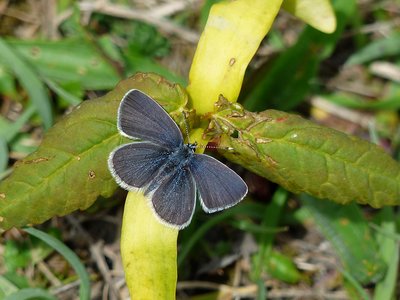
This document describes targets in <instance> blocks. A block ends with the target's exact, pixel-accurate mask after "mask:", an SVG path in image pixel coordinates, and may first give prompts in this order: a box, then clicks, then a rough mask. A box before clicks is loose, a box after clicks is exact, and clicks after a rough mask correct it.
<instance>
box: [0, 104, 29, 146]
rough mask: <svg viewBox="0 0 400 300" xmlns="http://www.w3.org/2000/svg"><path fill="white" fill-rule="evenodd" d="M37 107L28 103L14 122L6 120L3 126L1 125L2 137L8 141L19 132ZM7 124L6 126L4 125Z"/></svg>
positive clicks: (0, 135) (0, 132)
mask: <svg viewBox="0 0 400 300" xmlns="http://www.w3.org/2000/svg"><path fill="white" fill-rule="evenodd" d="M35 111H36V109H35V107H34V106H33V105H28V107H27V108H26V109H25V111H24V112H23V113H22V114H21V115H20V116H19V118H18V119H17V120H16V121H14V122H13V123H9V122H4V124H3V126H2V127H0V137H1V138H3V139H4V140H5V141H6V142H7V143H9V142H11V140H12V139H13V138H14V137H15V136H16V135H17V134H18V132H19V131H20V129H21V128H22V126H24V124H25V123H26V122H28V120H29V119H30V118H31V117H32V116H33V114H34V113H35ZM4 125H5V126H4Z"/></svg>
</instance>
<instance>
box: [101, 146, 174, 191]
mask: <svg viewBox="0 0 400 300" xmlns="http://www.w3.org/2000/svg"><path fill="white" fill-rule="evenodd" d="M168 155H169V154H168V151H167V150H166V149H165V148H163V147H161V146H159V145H155V144H153V143H149V142H136V143H131V144H125V145H122V146H119V147H118V148H116V149H115V150H114V151H113V152H111V154H110V156H109V158H108V167H109V169H110V172H111V174H112V175H113V177H114V178H115V180H116V181H117V183H118V184H119V185H120V186H121V187H122V188H124V189H126V190H128V191H130V190H135V189H138V188H143V187H145V186H147V185H148V184H149V183H150V181H151V180H152V179H153V178H154V177H155V176H156V174H157V172H158V171H159V169H160V168H161V167H162V166H163V165H164V164H165V162H166V160H167V159H168V157H169V156H168Z"/></svg>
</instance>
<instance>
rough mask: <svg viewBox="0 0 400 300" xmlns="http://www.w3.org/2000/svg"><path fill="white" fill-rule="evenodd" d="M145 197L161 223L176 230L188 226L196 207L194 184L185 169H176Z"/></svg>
mask: <svg viewBox="0 0 400 300" xmlns="http://www.w3.org/2000/svg"><path fill="white" fill-rule="evenodd" d="M147 196H148V197H149V198H150V199H151V203H152V207H153V209H154V212H155V213H156V215H157V216H158V217H159V219H160V220H161V222H162V223H164V224H166V225H168V226H171V227H174V228H178V229H182V228H185V227H186V226H188V225H189V223H190V221H191V220H192V217H193V213H194V209H195V205H196V184H195V182H194V180H193V177H192V175H191V174H190V171H189V170H188V169H187V168H182V169H176V170H175V172H173V173H171V174H169V176H167V177H165V178H164V180H162V181H161V182H160V185H159V186H158V187H157V188H156V189H155V190H154V191H152V192H150V194H149V195H147Z"/></svg>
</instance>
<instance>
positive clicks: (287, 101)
mask: <svg viewBox="0 0 400 300" xmlns="http://www.w3.org/2000/svg"><path fill="white" fill-rule="evenodd" d="M302 1H304V0H302ZM285 2H286V1H285ZM285 2H284V3H285ZM313 2H314V1H313ZM333 6H334V9H335V13H336V15H337V29H336V31H335V32H334V33H333V34H325V33H322V32H320V31H318V30H316V29H314V28H311V27H306V28H305V29H304V31H303V32H302V33H301V35H300V36H299V38H298V40H297V42H296V44H295V45H294V46H292V47H291V48H289V49H288V50H286V51H285V52H284V53H282V54H281V55H280V56H279V57H278V58H277V59H276V60H275V61H273V62H269V63H268V65H267V66H266V67H265V68H263V69H261V71H259V72H257V74H255V76H254V78H250V80H248V81H249V82H252V83H254V82H255V84H253V86H252V87H251V89H250V90H249V91H247V94H246V91H244V93H243V96H244V101H243V103H244V106H245V107H246V109H248V110H251V111H261V110H263V109H266V108H277V109H281V110H290V109H292V108H294V107H296V106H297V105H298V104H299V103H301V102H302V101H304V99H305V98H306V95H307V94H308V93H309V92H310V89H311V88H312V86H313V85H312V84H311V83H312V82H313V81H315V80H314V78H315V77H316V74H317V72H318V69H319V65H320V63H321V62H322V61H323V60H324V59H326V58H327V57H329V56H330V55H331V53H332V52H333V50H334V49H335V46H336V44H337V42H338V40H339V38H340V37H341V35H342V32H343V30H344V28H345V26H346V24H347V23H348V21H349V19H350V18H352V17H353V15H354V11H355V8H356V5H355V1H354V0H350V1H349V0H337V1H334V2H333ZM258 77H259V78H258ZM224 96H226V95H224Z"/></svg>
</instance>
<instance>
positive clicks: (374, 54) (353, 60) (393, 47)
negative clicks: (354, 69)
mask: <svg viewBox="0 0 400 300" xmlns="http://www.w3.org/2000/svg"><path fill="white" fill-rule="evenodd" d="M399 45H400V32H393V33H392V34H390V35H389V36H387V37H385V38H382V39H379V40H376V41H374V42H372V43H369V44H368V45H367V46H365V47H364V48H362V49H360V50H359V51H357V52H356V53H354V54H353V55H351V56H350V57H349V59H348V60H347V62H346V65H356V64H363V63H368V62H370V61H373V60H376V59H378V58H382V57H386V56H395V55H399V54H400V47H399Z"/></svg>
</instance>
